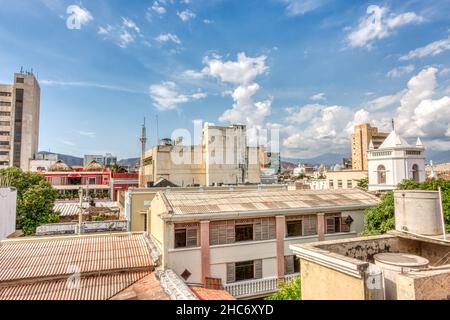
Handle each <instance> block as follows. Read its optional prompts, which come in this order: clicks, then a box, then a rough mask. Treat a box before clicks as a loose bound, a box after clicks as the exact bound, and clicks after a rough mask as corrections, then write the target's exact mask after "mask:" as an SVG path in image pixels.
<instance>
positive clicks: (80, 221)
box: [78, 187, 83, 235]
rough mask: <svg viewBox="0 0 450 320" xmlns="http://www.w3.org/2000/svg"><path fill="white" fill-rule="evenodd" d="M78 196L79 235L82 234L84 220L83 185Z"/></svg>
mask: <svg viewBox="0 0 450 320" xmlns="http://www.w3.org/2000/svg"><path fill="white" fill-rule="evenodd" d="M78 196H79V198H80V211H79V213H78V235H81V223H82V222H83V187H80V189H78Z"/></svg>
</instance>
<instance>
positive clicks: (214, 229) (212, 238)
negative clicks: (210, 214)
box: [209, 223, 219, 246]
mask: <svg viewBox="0 0 450 320" xmlns="http://www.w3.org/2000/svg"><path fill="white" fill-rule="evenodd" d="M209 230H210V231H209V243H210V244H211V245H212V246H215V245H218V244H219V226H218V225H217V223H211V226H210V229H209Z"/></svg>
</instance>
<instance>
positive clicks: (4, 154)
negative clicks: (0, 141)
mask: <svg viewBox="0 0 450 320" xmlns="http://www.w3.org/2000/svg"><path fill="white" fill-rule="evenodd" d="M0 156H9V152H8V151H0Z"/></svg>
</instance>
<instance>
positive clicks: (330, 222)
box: [326, 218, 335, 233]
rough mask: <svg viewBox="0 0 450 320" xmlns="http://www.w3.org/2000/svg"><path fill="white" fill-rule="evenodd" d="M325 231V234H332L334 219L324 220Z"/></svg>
mask: <svg viewBox="0 0 450 320" xmlns="http://www.w3.org/2000/svg"><path fill="white" fill-rule="evenodd" d="M326 225H327V230H326V233H334V230H335V229H334V218H328V219H326Z"/></svg>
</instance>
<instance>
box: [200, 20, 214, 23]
mask: <svg viewBox="0 0 450 320" xmlns="http://www.w3.org/2000/svg"><path fill="white" fill-rule="evenodd" d="M203 23H204V24H211V23H214V21H213V20H209V19H203Z"/></svg>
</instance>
